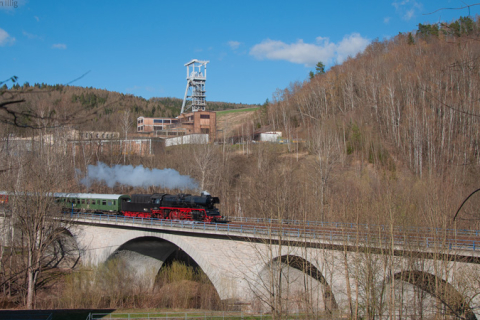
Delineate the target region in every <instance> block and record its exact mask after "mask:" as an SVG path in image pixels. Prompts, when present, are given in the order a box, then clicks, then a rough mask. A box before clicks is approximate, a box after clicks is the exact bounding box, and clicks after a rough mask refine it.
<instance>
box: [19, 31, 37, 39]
mask: <svg viewBox="0 0 480 320" xmlns="http://www.w3.org/2000/svg"><path fill="white" fill-rule="evenodd" d="M22 33H23V35H24V36H25V37H27V38H28V39H30V40H33V39H42V37H40V36H37V35H36V34H33V33H28V32H26V31H23V32H22Z"/></svg>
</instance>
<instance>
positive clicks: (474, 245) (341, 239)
mask: <svg viewBox="0 0 480 320" xmlns="http://www.w3.org/2000/svg"><path fill="white" fill-rule="evenodd" d="M71 216H72V217H74V218H75V219H77V220H78V221H85V222H87V221H88V222H89V223H92V222H93V223H103V224H106V223H108V224H115V225H132V226H138V227H148V228H177V229H182V230H185V231H189V230H195V231H199V232H207V231H208V232H215V233H224V234H226V235H230V236H232V235H241V236H250V237H252V236H253V237H258V238H276V239H282V240H285V241H307V240H308V241H318V242H321V243H329V244H342V245H343V244H348V245H357V246H360V245H362V246H371V247H375V246H379V244H380V245H381V246H382V247H387V248H390V247H391V246H392V245H394V246H395V247H396V249H397V248H398V247H402V248H411V249H418V248H425V249H429V250H434V249H441V250H466V251H479V249H480V248H479V245H480V238H479V239H471V238H464V239H462V238H461V237H459V238H456V237H453V238H448V237H441V236H438V235H437V234H435V233H432V234H431V235H429V234H427V233H422V234H421V235H419V234H399V233H390V232H389V231H380V229H378V230H367V231H365V230H360V229H357V230H348V229H343V230H342V229H318V228H317V229H313V228H312V229H308V228H305V227H302V228H292V227H285V226H283V225H281V226H265V225H252V224H230V223H226V224H223V223H202V222H193V221H182V220H160V219H152V218H138V217H126V216H118V215H105V214H92V213H73V214H71ZM296 239H297V240H296Z"/></svg>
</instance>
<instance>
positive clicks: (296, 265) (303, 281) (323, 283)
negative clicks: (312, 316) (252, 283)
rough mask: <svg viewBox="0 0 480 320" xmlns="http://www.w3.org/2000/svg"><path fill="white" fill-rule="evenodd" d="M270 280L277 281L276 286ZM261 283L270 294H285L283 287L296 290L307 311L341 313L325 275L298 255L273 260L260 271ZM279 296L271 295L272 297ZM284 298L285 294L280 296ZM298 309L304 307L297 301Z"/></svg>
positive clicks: (295, 292)
mask: <svg viewBox="0 0 480 320" xmlns="http://www.w3.org/2000/svg"><path fill="white" fill-rule="evenodd" d="M266 276H269V277H270V280H271V279H274V282H276V283H273V284H272V283H269V281H268V280H267V281H266V279H265V277H266ZM259 277H260V283H261V284H262V285H263V286H264V288H265V287H266V286H268V287H269V288H267V291H268V289H270V290H273V291H275V290H277V288H276V287H279V288H278V289H279V290H281V288H280V287H281V286H282V283H286V284H288V285H289V286H291V287H292V288H293V292H287V294H291V293H293V294H294V295H295V299H299V298H302V299H304V301H303V303H302V304H303V308H307V309H311V310H312V311H313V312H315V311H318V309H319V307H321V309H323V311H326V312H330V313H331V312H332V311H334V310H337V309H338V304H337V301H336V299H335V296H334V294H333V292H332V289H331V286H330V284H329V283H328V282H327V280H326V279H325V276H324V275H323V274H322V272H321V271H320V270H319V269H318V268H317V267H316V266H315V265H314V264H313V263H311V262H310V261H308V260H306V259H305V258H303V257H300V256H297V255H290V254H286V255H282V256H279V257H276V258H274V259H272V260H271V261H270V262H269V263H267V264H266V265H265V266H264V267H263V269H262V270H261V271H260V275H259ZM272 293H273V294H277V292H269V294H272ZM278 294H280V295H282V294H283V293H282V292H278ZM296 304H297V306H299V305H301V303H299V301H296Z"/></svg>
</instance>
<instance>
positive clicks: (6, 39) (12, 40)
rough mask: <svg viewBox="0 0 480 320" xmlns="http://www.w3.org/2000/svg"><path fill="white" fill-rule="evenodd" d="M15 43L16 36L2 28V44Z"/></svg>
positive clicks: (0, 31)
mask: <svg viewBox="0 0 480 320" xmlns="http://www.w3.org/2000/svg"><path fill="white" fill-rule="evenodd" d="M14 43H15V38H14V37H11V36H10V35H9V34H8V32H7V31H5V30H3V29H1V28H0V46H2V47H4V46H7V45H9V46H11V45H12V44H14Z"/></svg>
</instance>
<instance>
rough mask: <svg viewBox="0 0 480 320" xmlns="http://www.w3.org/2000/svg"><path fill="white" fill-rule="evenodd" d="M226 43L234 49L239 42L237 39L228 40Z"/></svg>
mask: <svg viewBox="0 0 480 320" xmlns="http://www.w3.org/2000/svg"><path fill="white" fill-rule="evenodd" d="M227 44H228V45H229V46H230V49H232V50H236V49H238V47H239V46H240V42H238V41H228V42H227Z"/></svg>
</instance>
